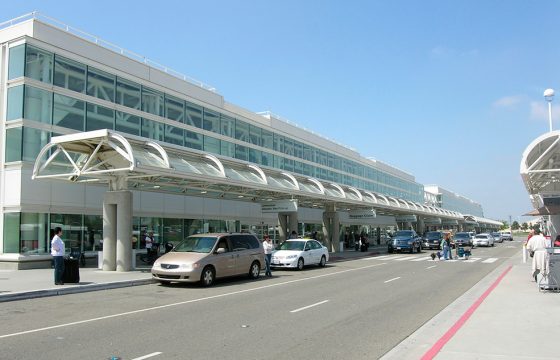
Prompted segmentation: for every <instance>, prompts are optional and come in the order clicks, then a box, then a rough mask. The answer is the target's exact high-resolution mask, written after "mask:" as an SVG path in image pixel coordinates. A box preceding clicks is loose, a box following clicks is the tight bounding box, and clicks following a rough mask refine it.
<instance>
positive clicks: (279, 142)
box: [274, 133, 284, 152]
mask: <svg viewBox="0 0 560 360" xmlns="http://www.w3.org/2000/svg"><path fill="white" fill-rule="evenodd" d="M274 150H276V151H279V152H283V151H284V137H283V136H282V135H278V134H276V133H274Z"/></svg>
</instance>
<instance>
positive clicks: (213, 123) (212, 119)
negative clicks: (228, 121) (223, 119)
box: [204, 109, 220, 134]
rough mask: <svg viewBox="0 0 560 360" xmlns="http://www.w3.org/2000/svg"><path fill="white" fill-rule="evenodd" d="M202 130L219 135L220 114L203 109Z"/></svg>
mask: <svg viewBox="0 0 560 360" xmlns="http://www.w3.org/2000/svg"><path fill="white" fill-rule="evenodd" d="M204 130H208V131H212V132H215V133H218V134H219V133H220V114H218V113H217V112H215V111H212V110H208V109H204Z"/></svg>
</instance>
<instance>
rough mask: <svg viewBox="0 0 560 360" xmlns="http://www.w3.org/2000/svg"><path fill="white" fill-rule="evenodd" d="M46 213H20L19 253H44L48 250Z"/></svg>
mask: <svg viewBox="0 0 560 360" xmlns="http://www.w3.org/2000/svg"><path fill="white" fill-rule="evenodd" d="M47 217H48V216H47V214H41V213H21V226H20V236H21V253H22V254H46V253H47V252H48V251H49V245H50V241H49V232H48V231H47V229H48V227H47Z"/></svg>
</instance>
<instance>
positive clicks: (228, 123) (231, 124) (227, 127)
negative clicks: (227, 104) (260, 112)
mask: <svg viewBox="0 0 560 360" xmlns="http://www.w3.org/2000/svg"><path fill="white" fill-rule="evenodd" d="M220 116H221V123H222V124H221V127H222V132H221V134H222V135H225V136H229V137H233V136H234V130H235V119H234V118H232V117H229V116H225V115H220Z"/></svg>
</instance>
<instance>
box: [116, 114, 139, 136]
mask: <svg viewBox="0 0 560 360" xmlns="http://www.w3.org/2000/svg"><path fill="white" fill-rule="evenodd" d="M115 115H116V116H115V130H117V131H122V132H124V133H127V134H132V135H140V117H139V116H135V115H130V114H127V113H124V112H122V111H116V112H115Z"/></svg>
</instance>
